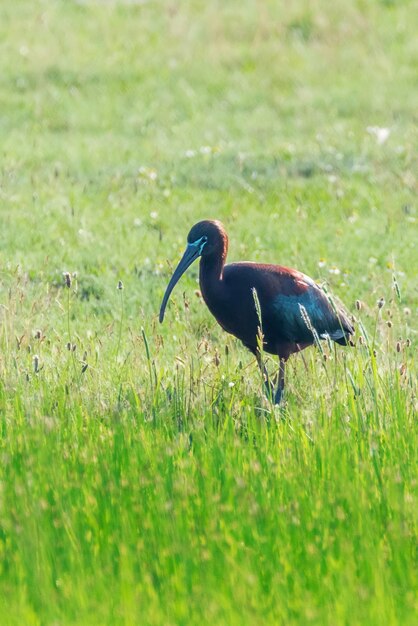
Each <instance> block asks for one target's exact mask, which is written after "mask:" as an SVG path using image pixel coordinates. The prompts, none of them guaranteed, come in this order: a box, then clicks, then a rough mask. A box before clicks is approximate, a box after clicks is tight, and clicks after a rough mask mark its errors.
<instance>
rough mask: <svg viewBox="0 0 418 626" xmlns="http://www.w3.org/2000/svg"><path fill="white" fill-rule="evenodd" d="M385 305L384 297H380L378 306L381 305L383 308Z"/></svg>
mask: <svg viewBox="0 0 418 626" xmlns="http://www.w3.org/2000/svg"><path fill="white" fill-rule="evenodd" d="M384 305H385V299H384V298H380V299H379V300H378V301H377V306H378V307H379V309H383V307H384Z"/></svg>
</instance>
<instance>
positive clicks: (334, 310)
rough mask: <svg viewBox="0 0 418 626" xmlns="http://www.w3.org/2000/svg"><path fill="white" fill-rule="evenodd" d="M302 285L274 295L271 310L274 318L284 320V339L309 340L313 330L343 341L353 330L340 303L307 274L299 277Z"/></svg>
mask: <svg viewBox="0 0 418 626" xmlns="http://www.w3.org/2000/svg"><path fill="white" fill-rule="evenodd" d="M302 284H304V285H305V289H304V291H303V292H302V293H298V294H295V295H293V294H288V295H283V294H278V295H277V296H276V298H275V299H274V305H273V307H274V314H275V316H276V319H277V322H278V323H279V320H280V321H281V322H282V324H283V334H284V336H286V338H287V339H289V340H292V341H296V342H303V341H304V340H305V341H309V340H312V338H313V336H314V334H315V333H316V334H317V335H318V337H320V338H321V339H324V338H325V337H327V336H328V337H330V338H331V339H332V340H333V341H337V342H341V343H346V342H347V337H348V336H349V335H351V334H352V333H353V332H354V329H353V327H352V325H351V323H350V321H349V319H348V315H347V313H346V312H345V311H344V309H343V308H342V306H341V305H340V304H339V303H337V301H336V300H335V299H332V298H330V297H328V296H327V294H325V292H324V291H323V290H322V289H321V288H320V287H319V286H318V285H317V284H316V283H314V281H312V280H311V279H310V278H308V277H307V276H306V277H305V276H303V275H302V277H301V278H300V279H299V285H302Z"/></svg>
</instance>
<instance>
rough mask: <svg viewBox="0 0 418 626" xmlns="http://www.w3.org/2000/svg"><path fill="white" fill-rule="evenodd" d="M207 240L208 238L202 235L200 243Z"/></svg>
mask: <svg viewBox="0 0 418 626" xmlns="http://www.w3.org/2000/svg"><path fill="white" fill-rule="evenodd" d="M207 240H208V238H207V237H206V235H203V237H202V243H206V242H207Z"/></svg>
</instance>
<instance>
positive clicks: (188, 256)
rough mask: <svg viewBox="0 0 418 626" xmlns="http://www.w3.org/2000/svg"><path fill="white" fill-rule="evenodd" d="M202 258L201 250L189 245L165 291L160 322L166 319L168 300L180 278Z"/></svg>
mask: <svg viewBox="0 0 418 626" xmlns="http://www.w3.org/2000/svg"><path fill="white" fill-rule="evenodd" d="M199 256H200V251H199V248H197V247H196V246H195V245H193V244H189V245H188V246H187V248H186V250H185V252H184V254H183V256H182V258H181V261H180V263H179V264H178V265H177V267H176V269H175V270H174V274H173V275H172V277H171V279H170V282H169V283H168V285H167V289H166V290H165V294H164V298H163V301H162V303H161V308H160V317H159V319H160V322H162V321H163V319H164V313H165V307H166V306H167V302H168V299H169V297H170V294H171V292H172V291H173V289H174V287H175V285H176V283H177V282H178V281H179V279H180V277H181V276H182V275H183V274H184V272H185V271H186V270H187V268H188V267H189V266H190V265H191V264H192V263H193V261H195V260H196V259H197V258H198V257H199Z"/></svg>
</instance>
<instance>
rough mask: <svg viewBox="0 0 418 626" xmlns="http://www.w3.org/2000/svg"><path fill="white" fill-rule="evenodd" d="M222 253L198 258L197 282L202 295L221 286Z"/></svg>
mask: <svg viewBox="0 0 418 626" xmlns="http://www.w3.org/2000/svg"><path fill="white" fill-rule="evenodd" d="M224 265H225V257H224V255H211V256H207V257H202V258H201V259H200V269H199V282H200V289H201V291H202V295H203V297H204V298H205V300H206V296H208V295H209V294H211V293H212V294H213V293H214V292H216V291H218V290H219V289H220V288H221V287H222V278H223V270H224Z"/></svg>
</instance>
